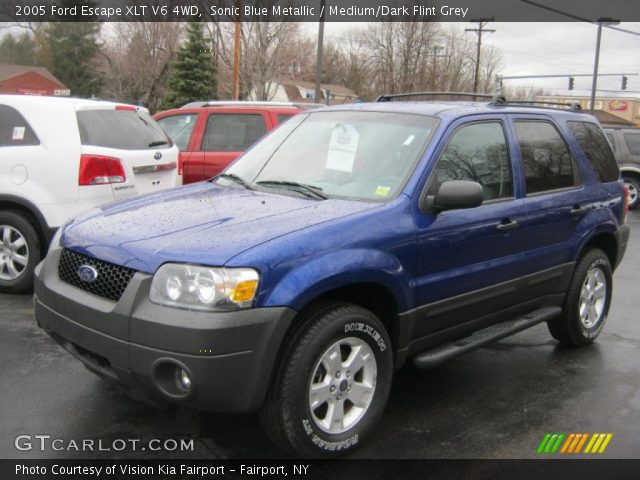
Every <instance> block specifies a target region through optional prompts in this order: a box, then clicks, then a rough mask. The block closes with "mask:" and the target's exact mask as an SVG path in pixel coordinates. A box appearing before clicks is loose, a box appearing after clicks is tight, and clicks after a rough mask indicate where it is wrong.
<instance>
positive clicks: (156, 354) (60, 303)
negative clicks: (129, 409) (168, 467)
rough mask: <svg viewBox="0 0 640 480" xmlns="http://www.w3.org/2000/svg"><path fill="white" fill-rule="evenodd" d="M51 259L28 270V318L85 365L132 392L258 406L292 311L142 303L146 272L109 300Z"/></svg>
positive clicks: (203, 404)
mask: <svg viewBox="0 0 640 480" xmlns="http://www.w3.org/2000/svg"><path fill="white" fill-rule="evenodd" d="M59 257H60V250H56V251H54V252H51V254H50V255H48V257H47V259H46V260H45V261H44V262H43V263H42V264H40V265H39V266H38V268H37V269H36V280H35V298H34V303H35V309H36V319H37V322H38V325H39V326H40V327H41V328H43V329H44V330H46V331H47V333H49V335H50V336H51V337H52V338H53V339H54V340H56V341H57V342H58V343H59V344H60V345H62V346H63V347H64V348H65V349H67V350H68V351H69V352H70V353H71V354H73V355H74V356H76V357H77V358H78V359H79V360H81V361H82V362H83V363H84V365H85V366H86V367H87V368H88V369H89V370H91V371H92V372H94V373H96V374H98V375H100V376H102V377H104V378H105V379H107V380H111V381H114V382H116V383H118V384H120V385H121V386H123V387H125V388H126V389H127V390H130V391H131V392H132V393H134V394H136V395H143V396H146V397H149V398H151V399H156V400H161V401H162V400H164V401H170V402H175V403H181V404H184V405H186V406H190V407H193V408H197V409H198V410H207V411H220V412H245V411H251V410H255V409H257V408H258V407H259V406H260V405H261V403H262V401H263V398H264V395H265V393H266V390H267V387H268V383H269V379H270V377H271V372H272V369H273V365H274V362H275V359H276V356H277V353H278V349H279V346H280V344H281V342H282V339H283V337H284V334H285V332H286V331H287V328H288V327H289V324H290V322H291V320H292V319H293V317H294V316H295V313H296V312H295V311H293V310H291V309H289V308H285V307H277V308H260V309H250V310H243V311H234V312H223V313H220V312H196V311H188V310H180V309H175V308H170V307H163V306H161V305H156V304H153V303H151V302H150V301H149V296H148V292H149V286H150V283H151V276H149V275H146V274H143V273H136V274H135V275H134V277H133V278H132V280H131V282H130V283H129V286H128V287H127V289H126V291H125V292H124V294H123V295H122V298H121V299H120V300H119V301H118V302H111V301H108V300H105V299H103V298H100V297H98V296H96V295H93V294H91V293H88V292H85V291H83V290H80V289H78V288H76V287H74V286H72V285H70V284H68V283H65V282H63V281H62V280H60V278H59V276H58V268H57V264H58V261H59ZM185 376H186V378H185ZM185 382H186V386H188V388H184V387H185Z"/></svg>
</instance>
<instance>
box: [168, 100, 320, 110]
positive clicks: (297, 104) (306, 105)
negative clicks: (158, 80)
mask: <svg viewBox="0 0 640 480" xmlns="http://www.w3.org/2000/svg"><path fill="white" fill-rule="evenodd" d="M225 106H239V107H241V106H244V107H296V108H301V109H311V108H320V107H324V105H322V104H320V103H304V102H267V101H251V100H206V101H200V102H190V103H187V104H186V105H183V106H182V107H180V108H199V107H225Z"/></svg>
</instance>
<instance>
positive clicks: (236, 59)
mask: <svg viewBox="0 0 640 480" xmlns="http://www.w3.org/2000/svg"><path fill="white" fill-rule="evenodd" d="M236 7H237V9H238V16H237V18H236V23H235V32H234V44H233V88H232V93H231V97H232V98H231V99H232V100H239V99H240V40H241V38H240V33H241V29H242V17H241V13H240V12H241V11H242V0H236Z"/></svg>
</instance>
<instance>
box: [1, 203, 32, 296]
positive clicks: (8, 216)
mask: <svg viewBox="0 0 640 480" xmlns="http://www.w3.org/2000/svg"><path fill="white" fill-rule="evenodd" d="M5 227H9V229H13V230H10V232H11V239H10V241H11V240H12V239H13V240H14V241H15V239H17V238H18V237H17V235H20V236H21V237H22V238H23V239H24V242H25V245H24V247H21V248H19V249H16V251H15V252H13V251H12V250H11V249H8V248H7V247H8V245H6V244H5V241H4V238H3V232H4V230H5ZM12 253H13V254H17V255H20V257H24V256H25V254H26V257H27V263H26V265H22V264H19V263H18V262H17V260H15V259H14V261H13V268H15V269H16V270H14V271H10V270H9V264H8V262H3V259H4V260H7V259H10V255H11V254H12ZM41 257H42V255H41V253H40V237H39V236H38V232H37V231H36V229H35V227H34V226H33V224H32V223H31V222H30V221H29V220H28V219H27V218H26V217H25V216H24V215H22V214H21V213H19V212H17V211H14V210H6V211H0V292H2V293H25V292H29V291H31V289H32V288H33V271H34V269H35V268H36V265H37V264H38V262H40V259H41Z"/></svg>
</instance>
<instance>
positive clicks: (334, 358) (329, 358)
mask: <svg viewBox="0 0 640 480" xmlns="http://www.w3.org/2000/svg"><path fill="white" fill-rule="evenodd" d="M322 364H323V365H324V368H325V369H326V370H327V375H329V376H331V377H332V376H334V375H335V373H336V372H337V371H338V370H340V368H341V367H342V355H341V353H340V346H339V345H338V344H335V345H334V346H333V348H331V350H329V351H328V352H327V353H326V354H325V356H324V358H323V359H322Z"/></svg>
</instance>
